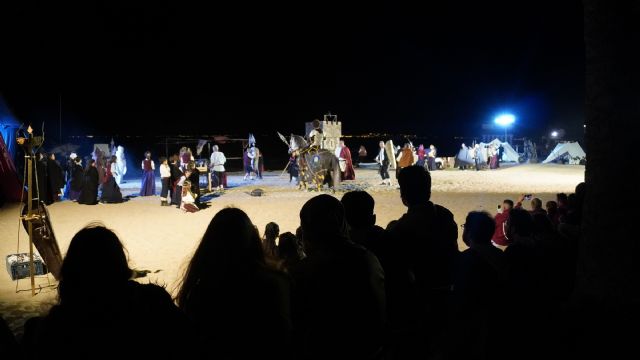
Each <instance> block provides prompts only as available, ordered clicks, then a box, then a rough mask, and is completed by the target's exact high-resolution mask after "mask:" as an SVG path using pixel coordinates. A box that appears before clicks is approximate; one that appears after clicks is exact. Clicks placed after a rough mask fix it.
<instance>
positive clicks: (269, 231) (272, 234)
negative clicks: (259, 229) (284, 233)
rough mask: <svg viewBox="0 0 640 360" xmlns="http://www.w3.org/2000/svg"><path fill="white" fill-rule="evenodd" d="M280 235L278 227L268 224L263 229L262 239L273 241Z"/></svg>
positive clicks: (274, 224) (271, 223)
mask: <svg viewBox="0 0 640 360" xmlns="http://www.w3.org/2000/svg"><path fill="white" fill-rule="evenodd" d="M278 235H280V227H279V226H278V224H276V223H274V222H270V223H268V224H267V226H265V228H264V237H265V238H266V239H274V240H275V238H277V237H278Z"/></svg>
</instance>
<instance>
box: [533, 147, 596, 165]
mask: <svg viewBox="0 0 640 360" xmlns="http://www.w3.org/2000/svg"><path fill="white" fill-rule="evenodd" d="M562 156H568V157H569V164H579V163H580V161H581V160H584V159H586V157H587V154H586V153H585V152H584V150H582V147H581V146H580V144H578V142H577V141H575V142H565V143H558V144H557V145H556V147H555V149H553V151H552V152H551V154H549V156H547V158H546V159H545V160H544V161H543V162H542V163H543V164H546V163H550V162H552V161H554V160H556V159H558V158H559V157H562Z"/></svg>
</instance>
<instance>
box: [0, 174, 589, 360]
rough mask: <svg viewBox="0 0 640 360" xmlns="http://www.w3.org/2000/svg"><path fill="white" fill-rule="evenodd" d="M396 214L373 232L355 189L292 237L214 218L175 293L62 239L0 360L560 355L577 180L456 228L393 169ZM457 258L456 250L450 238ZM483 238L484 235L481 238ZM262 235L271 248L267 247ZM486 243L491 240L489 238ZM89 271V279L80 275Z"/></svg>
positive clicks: (304, 212) (574, 245)
mask: <svg viewBox="0 0 640 360" xmlns="http://www.w3.org/2000/svg"><path fill="white" fill-rule="evenodd" d="M398 183H399V185H400V196H401V199H402V202H403V204H404V205H405V206H406V207H407V211H406V213H405V214H404V215H403V216H402V217H401V218H399V219H397V220H394V221H392V222H391V223H389V224H388V226H387V227H386V229H383V228H381V227H379V226H377V225H375V223H376V216H375V211H374V209H375V202H374V199H373V197H371V195H369V194H367V193H366V192H363V191H354V192H349V193H346V194H345V195H344V196H343V197H342V199H341V200H338V199H336V198H335V197H333V196H330V195H324V194H323V195H318V196H315V197H313V198H311V199H310V200H309V201H307V202H306V203H305V204H304V205H303V207H302V209H301V210H300V214H299V216H300V227H299V228H298V230H297V231H296V234H293V233H290V232H286V233H283V234H280V233H279V232H280V229H279V227H278V225H277V224H275V223H269V224H268V225H267V227H266V229H265V231H264V235H263V237H261V236H260V234H259V230H258V229H257V227H256V226H255V225H254V224H253V223H252V222H251V219H250V218H249V217H248V216H247V214H246V213H245V212H243V211H242V210H240V209H237V208H232V207H230V208H225V209H222V210H220V211H219V212H218V213H216V215H215V216H214V217H213V219H212V220H211V222H210V224H209V226H208V227H207V229H206V231H205V233H204V235H203V236H202V239H201V241H200V243H199V245H198V247H197V249H196V250H195V252H194V254H193V256H192V258H191V259H190V261H189V263H188V267H187V268H186V270H185V273H184V275H183V277H182V278H181V281H180V284H179V287H178V291H177V294H176V297H175V298H174V299H172V298H171V296H170V295H169V293H168V292H167V291H166V290H165V289H164V288H163V287H161V286H158V285H154V284H140V283H138V282H136V281H134V280H132V278H133V274H132V273H133V272H132V270H131V268H130V267H129V265H128V259H127V255H126V250H125V249H124V248H123V246H122V243H121V242H120V240H119V239H118V237H117V235H116V234H115V233H114V232H113V231H111V230H109V229H107V228H105V227H104V226H103V225H101V224H91V225H89V226H87V227H85V228H84V229H82V230H80V231H79V232H78V233H77V234H76V235H75V236H74V237H73V239H72V240H71V243H70V245H69V249H68V251H67V254H66V256H65V258H64V262H63V266H62V273H61V280H60V283H59V287H58V295H59V296H58V303H57V304H56V305H54V306H53V307H52V308H51V309H50V311H49V313H48V314H47V315H45V316H43V317H36V318H32V319H29V320H28V321H27V322H26V324H25V329H24V336H23V337H22V338H21V339H18V340H19V341H18V340H16V338H14V337H13V334H12V333H11V332H10V331H9V330H8V327H7V326H6V324H5V323H4V321H0V339H1V340H0V341H1V343H2V348H3V349H4V352H5V353H7V354H9V355H12V356H14V357H12V358H36V357H38V358H40V357H42V356H47V355H48V354H49V353H50V351H51V349H54V348H55V349H56V351H58V352H59V354H60V355H61V356H63V357H72V358H75V357H84V358H89V357H95V356H97V355H96V354H99V355H100V356H101V357H103V356H104V357H107V358H109V357H122V356H125V357H134V356H136V357H137V356H139V357H141V358H188V357H191V356H195V357H197V358H204V357H207V358H213V359H216V358H219V359H249V358H258V357H264V358H267V359H271V358H280V359H329V358H349V359H418V358H420V359H508V358H517V359H529V358H531V359H533V358H540V357H542V356H548V354H551V353H553V354H555V355H557V356H564V355H568V354H571V353H572V352H573V350H574V349H573V348H572V346H573V344H574V343H573V337H572V335H573V332H574V330H575V329H573V328H572V326H571V324H572V323H573V322H572V319H571V318H570V316H571V312H569V311H567V307H568V304H569V301H570V296H571V293H572V291H573V287H574V282H575V274H576V262H577V252H578V238H579V236H580V223H581V208H582V203H583V200H584V194H585V188H584V184H580V185H578V186H577V187H576V191H575V193H574V194H570V195H568V196H567V195H565V194H558V196H557V198H556V199H555V200H552V201H549V202H547V204H546V210H545V209H542V201H541V200H540V199H537V198H534V199H532V200H531V205H532V209H531V210H526V209H525V208H524V207H525V205H524V204H523V203H522V202H523V200H524V199H519V201H517V202H515V203H514V202H513V201H511V200H508V199H507V200H505V202H504V204H505V208H507V209H506V210H503V211H502V212H501V213H500V214H497V215H496V216H494V215H492V214H489V213H487V212H482V211H472V212H469V213H468V214H467V216H466V218H465V220H464V221H465V222H464V223H463V224H460V225H458V224H456V222H455V221H454V218H453V214H452V213H451V212H450V211H449V210H448V209H446V208H445V207H443V206H441V205H437V204H434V203H432V202H431V201H430V197H431V178H430V175H429V173H428V172H427V171H425V170H424V168H422V167H418V166H409V167H406V168H404V169H402V171H400V173H399V174H398ZM459 230H461V231H462V239H463V241H464V243H465V244H466V245H467V246H468V248H467V249H466V250H464V251H462V252H461V251H460V250H459V249H458V245H457V238H458V231H459ZM496 234H499V235H500V236H496ZM276 240H277V241H276ZM496 241H497V242H496ZM89 269H91V270H89Z"/></svg>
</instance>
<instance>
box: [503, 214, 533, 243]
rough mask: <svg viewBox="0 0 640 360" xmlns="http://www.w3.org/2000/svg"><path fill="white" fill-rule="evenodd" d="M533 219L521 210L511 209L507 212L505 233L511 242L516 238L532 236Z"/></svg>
mask: <svg viewBox="0 0 640 360" xmlns="http://www.w3.org/2000/svg"><path fill="white" fill-rule="evenodd" d="M533 229H534V225H533V218H532V217H531V214H530V213H529V212H528V211H527V210H524V209H522V208H513V209H511V211H509V219H507V223H506V228H505V233H506V235H507V238H509V239H510V240H511V241H513V240H514V238H515V237H516V236H520V237H528V236H531V235H533Z"/></svg>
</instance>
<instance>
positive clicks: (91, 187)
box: [78, 159, 100, 205]
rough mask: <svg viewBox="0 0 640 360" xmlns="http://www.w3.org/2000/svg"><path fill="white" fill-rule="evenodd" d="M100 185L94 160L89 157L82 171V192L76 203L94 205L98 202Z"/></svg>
mask: <svg viewBox="0 0 640 360" xmlns="http://www.w3.org/2000/svg"><path fill="white" fill-rule="evenodd" d="M99 185H100V177H99V175H98V169H97V168H96V161H95V160H93V159H91V160H89V163H88V164H87V169H86V170H85V171H84V181H83V184H82V192H80V198H79V199H78V204H85V205H95V204H97V203H98V186H99Z"/></svg>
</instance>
